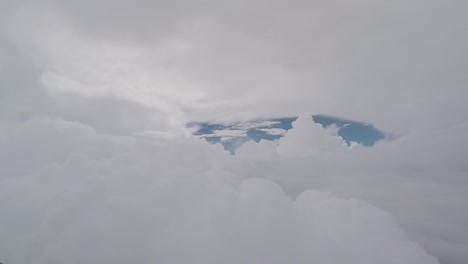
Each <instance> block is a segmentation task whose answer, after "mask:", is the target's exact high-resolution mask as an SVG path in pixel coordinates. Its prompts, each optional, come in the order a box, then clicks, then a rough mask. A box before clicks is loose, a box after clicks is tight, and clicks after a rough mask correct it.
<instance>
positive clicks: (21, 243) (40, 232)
mask: <svg viewBox="0 0 468 264" xmlns="http://www.w3.org/2000/svg"><path fill="white" fill-rule="evenodd" d="M6 134H7V135H6V137H7V141H6V142H5V141H4V142H2V148H1V152H0V153H1V156H2V160H5V158H6V156H7V155H12V156H13V157H14V159H13V160H14V161H16V162H20V163H21V164H17V163H14V162H8V163H4V166H2V174H1V175H2V178H1V181H2V184H1V187H0V197H1V199H0V211H2V215H3V217H2V218H1V220H0V226H1V228H0V249H1V254H2V259H3V260H4V261H6V263H48V264H49V263H63V262H64V261H68V262H73V263H75V262H76V263H78V262H87V263H123V262H129V261H131V262H133V263H147V262H160V263H189V262H190V263H220V262H223V263H239V262H242V263H259V262H269V263H289V262H293V263H311V262H322V263H323V262H329V263H345V262H346V263H375V261H380V262H381V263H412V264H414V263H437V261H436V260H435V259H434V258H432V257H430V256H428V255H427V253H425V251H424V250H423V249H422V248H421V247H420V246H419V245H418V244H416V243H414V242H412V241H410V240H409V239H408V238H407V237H406V235H405V234H404V233H403V232H402V231H401V229H399V228H398V227H397V225H396V224H395V223H394V221H393V219H392V217H391V216H390V215H388V214H386V213H384V212H383V211H382V210H380V209H378V208H376V207H374V206H371V205H369V204H367V203H366V202H363V201H357V200H352V199H351V200H349V199H342V198H338V197H335V196H333V195H331V194H327V193H323V192H319V191H314V190H308V191H306V192H304V193H302V194H301V195H300V196H299V197H298V198H297V199H294V200H292V199H291V198H289V197H288V196H287V195H286V194H285V193H284V192H283V191H282V189H281V187H280V186H279V185H277V184H275V183H273V182H272V181H269V180H265V179H258V178H252V177H253V176H255V172H256V169H255V168H252V171H251V173H249V174H244V175H235V174H232V173H230V172H229V171H228V170H226V167H225V166H224V164H227V163H228V162H229V160H230V159H232V156H230V155H228V154H227V153H226V152H224V151H222V150H221V149H215V148H214V147H213V146H211V145H209V144H208V143H206V142H202V141H199V140H197V139H182V140H174V139H161V140H156V141H151V140H146V139H135V138H126V137H121V136H120V137H110V136H103V135H99V134H96V133H95V132H94V131H93V130H92V129H90V128H88V127H86V126H84V125H82V124H78V123H73V122H65V121H61V120H53V119H40V120H31V121H29V122H27V123H25V124H23V125H21V126H18V127H16V129H15V130H14V131H7V132H6ZM25 149H26V150H29V151H23V150H25ZM31 150H35V151H31ZM16 155H21V157H16ZM385 256H386V257H385Z"/></svg>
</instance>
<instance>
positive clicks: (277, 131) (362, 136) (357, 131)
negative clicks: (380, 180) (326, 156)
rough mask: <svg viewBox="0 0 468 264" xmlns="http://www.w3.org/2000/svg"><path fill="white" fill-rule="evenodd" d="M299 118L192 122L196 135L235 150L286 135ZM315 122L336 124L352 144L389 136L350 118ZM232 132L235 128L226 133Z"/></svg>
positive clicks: (319, 118)
mask: <svg viewBox="0 0 468 264" xmlns="http://www.w3.org/2000/svg"><path fill="white" fill-rule="evenodd" d="M296 119H297V117H283V118H273V119H264V120H255V121H249V122H243V123H235V124H231V125H223V124H217V123H191V124H189V126H197V127H198V130H197V131H196V132H195V133H194V135H196V136H200V137H202V138H205V139H206V140H207V141H208V142H210V143H213V144H215V143H221V144H223V146H224V148H225V149H226V150H228V151H229V152H231V153H232V154H234V153H235V150H236V149H237V148H238V147H240V146H241V145H242V144H243V143H245V142H247V141H250V140H253V141H255V142H259V141H260V140H270V141H274V140H277V139H279V138H281V137H283V136H284V134H283V133H281V131H284V132H286V131H288V130H289V129H291V128H292V123H293V122H294V121H296ZM311 122H316V123H318V124H321V125H322V126H323V127H324V128H326V127H328V126H330V125H336V126H337V128H338V135H339V136H341V137H342V138H343V140H344V141H345V142H346V143H347V144H348V145H351V143H352V142H356V143H359V144H362V145H364V146H366V147H371V146H373V145H374V144H375V143H376V142H378V141H379V140H383V139H385V138H386V133H385V132H383V131H380V130H379V129H377V128H375V127H374V126H373V125H372V124H369V123H365V122H359V121H354V120H348V119H344V118H339V117H332V116H328V115H312V116H311ZM228 131H235V132H237V133H233V134H231V135H229V133H223V132H228Z"/></svg>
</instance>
